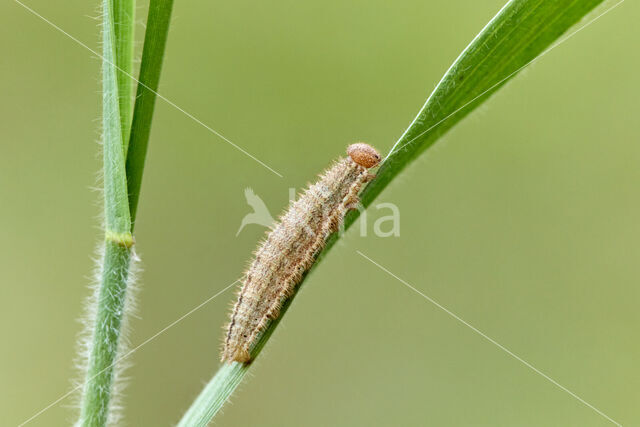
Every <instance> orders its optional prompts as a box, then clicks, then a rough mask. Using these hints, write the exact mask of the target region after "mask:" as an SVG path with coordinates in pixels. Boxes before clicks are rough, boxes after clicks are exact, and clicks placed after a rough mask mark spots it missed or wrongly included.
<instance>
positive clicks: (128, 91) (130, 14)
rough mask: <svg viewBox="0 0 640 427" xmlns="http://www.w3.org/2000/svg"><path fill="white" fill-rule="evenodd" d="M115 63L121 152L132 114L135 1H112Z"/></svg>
mask: <svg viewBox="0 0 640 427" xmlns="http://www.w3.org/2000/svg"><path fill="white" fill-rule="evenodd" d="M112 1H113V3H112V5H113V14H114V15H113V18H114V21H113V22H114V26H113V30H114V35H115V43H116V45H115V46H116V61H115V64H116V65H117V67H118V68H117V70H116V74H117V78H118V95H119V96H118V100H119V108H120V128H121V131H122V146H123V152H124V153H126V152H127V145H128V144H129V128H130V126H131V114H132V113H133V80H132V79H131V76H132V75H133V52H134V43H133V41H134V38H135V25H134V24H135V15H136V2H135V0H112Z"/></svg>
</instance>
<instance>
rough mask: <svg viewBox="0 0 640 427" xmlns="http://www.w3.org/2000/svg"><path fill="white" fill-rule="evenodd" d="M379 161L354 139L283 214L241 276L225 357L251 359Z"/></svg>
mask: <svg viewBox="0 0 640 427" xmlns="http://www.w3.org/2000/svg"><path fill="white" fill-rule="evenodd" d="M379 163H380V154H378V152H377V151H376V149H375V148H373V147H371V146H370V145H368V144H364V143H356V144H351V145H350V146H349V147H348V148H347V157H345V158H341V159H338V160H337V161H336V162H335V163H334V164H333V165H332V166H331V167H330V168H329V169H327V170H326V171H325V172H324V173H323V174H322V175H320V178H319V180H318V181H317V182H316V183H315V184H313V185H310V186H309V187H308V188H307V189H306V190H305V191H304V192H303V193H302V194H301V196H300V197H299V198H298V200H297V201H295V202H293V203H292V204H291V205H290V206H289V209H288V210H287V211H286V212H284V214H282V215H281V216H280V219H279V222H278V223H277V224H276V225H275V226H274V227H273V228H272V230H271V231H270V232H268V234H267V237H266V239H265V240H264V241H263V242H262V244H261V245H260V246H259V247H258V250H257V251H256V252H255V258H254V259H253V261H252V262H251V264H250V266H249V268H248V269H247V271H246V272H245V274H244V276H243V283H242V287H241V289H240V291H239V293H238V299H237V302H236V304H235V306H234V307H233V310H232V313H231V320H230V322H229V324H228V326H227V334H226V337H225V339H224V345H223V350H222V361H227V362H232V361H235V362H240V363H248V362H250V361H251V354H250V351H251V347H252V345H253V344H254V343H255V341H256V340H257V339H258V337H259V336H260V333H261V332H262V331H263V330H264V328H265V327H266V326H267V323H268V322H269V321H270V320H273V319H277V318H278V316H279V315H280V309H281V307H282V304H283V302H284V301H286V299H287V298H290V297H291V296H292V295H293V294H294V293H295V291H296V285H298V283H300V280H301V279H302V276H303V274H304V273H305V272H306V271H307V270H308V269H309V268H311V266H312V265H313V263H314V260H315V256H316V255H317V254H318V252H319V251H320V250H321V249H322V248H323V247H324V245H325V241H326V239H327V237H328V236H329V235H330V234H332V233H334V232H336V231H338V229H339V227H340V225H341V223H342V221H343V219H344V216H345V214H346V213H347V212H348V211H349V210H350V209H355V208H356V206H357V204H358V193H359V191H360V189H361V188H362V186H363V185H364V184H365V183H367V182H368V181H370V180H371V179H372V178H373V177H374V175H371V174H370V173H369V172H368V170H369V169H371V168H373V167H375V166H377V165H378V164H379Z"/></svg>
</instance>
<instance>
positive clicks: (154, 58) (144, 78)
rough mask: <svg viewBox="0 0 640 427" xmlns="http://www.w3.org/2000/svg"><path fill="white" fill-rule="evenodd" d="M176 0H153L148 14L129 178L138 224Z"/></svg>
mask: <svg viewBox="0 0 640 427" xmlns="http://www.w3.org/2000/svg"><path fill="white" fill-rule="evenodd" d="M172 7H173V0H151V2H150V3H149V15H148V17H147V30H146V32H145V36H144V47H143V48H142V63H141V64H140V77H139V78H138V89H137V92H136V102H135V109H134V113H133V123H132V125H131V135H130V137H129V146H128V150H127V151H125V152H126V153H127V166H126V167H127V180H128V186H129V187H128V191H129V207H130V209H131V221H132V222H133V224H134V225H135V220H136V214H137V212H138V200H139V198H140V186H141V185H142V173H143V172H144V161H145V158H146V155H147V146H148V143H149V134H150V132H151V120H152V118H153V110H154V107H155V103H156V91H157V90H158V84H159V82H160V72H161V70H162V59H163V57H164V51H165V46H166V43H167V35H168V33H169V23H170V21H171V9H172Z"/></svg>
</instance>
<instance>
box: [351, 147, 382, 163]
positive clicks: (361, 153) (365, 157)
mask: <svg viewBox="0 0 640 427" xmlns="http://www.w3.org/2000/svg"><path fill="white" fill-rule="evenodd" d="M347 154H348V155H349V157H351V160H353V161H354V162H356V163H357V164H359V165H360V166H362V167H365V168H367V169H369V168H372V167H375V166H377V165H378V163H380V160H381V158H380V154H379V153H378V151H377V150H376V149H375V148H373V147H372V146H370V145H369V144H365V143H364V142H357V143H355V144H351V145H350V146H349V147H347Z"/></svg>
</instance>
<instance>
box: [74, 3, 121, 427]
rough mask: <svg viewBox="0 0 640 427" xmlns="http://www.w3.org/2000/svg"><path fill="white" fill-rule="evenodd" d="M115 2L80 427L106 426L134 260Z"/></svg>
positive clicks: (107, 33)
mask: <svg viewBox="0 0 640 427" xmlns="http://www.w3.org/2000/svg"><path fill="white" fill-rule="evenodd" d="M113 12H114V11H113V9H112V3H111V0H103V19H104V22H103V28H102V37H103V39H102V44H103V60H102V85H103V87H102V109H103V111H102V114H103V118H102V127H103V150H104V151H103V162H104V166H103V169H104V215H105V245H104V252H103V255H102V260H101V265H100V269H101V273H100V285H99V286H100V287H99V289H98V296H97V306H96V308H95V319H93V320H94V322H93V324H91V325H89V328H91V342H90V343H89V348H88V349H87V353H88V354H87V359H88V360H87V370H86V373H85V381H84V387H83V395H82V403H81V409H80V420H79V422H78V425H80V426H104V425H106V424H107V422H108V420H109V408H110V406H111V404H112V402H113V396H112V394H113V388H114V381H115V379H116V377H117V372H116V368H115V366H114V365H115V361H116V358H117V356H118V347H119V346H120V341H121V340H120V335H121V330H122V323H123V319H124V312H125V303H126V296H127V281H128V276H129V265H130V261H131V245H132V243H133V239H132V238H131V218H130V214H129V198H128V195H127V179H126V175H125V162H124V151H123V149H122V148H123V146H122V129H121V121H120V120H121V118H120V109H119V97H118V78H117V68H116V66H115V63H116V58H115V57H116V38H115V32H114V21H113V19H114V13H113Z"/></svg>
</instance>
